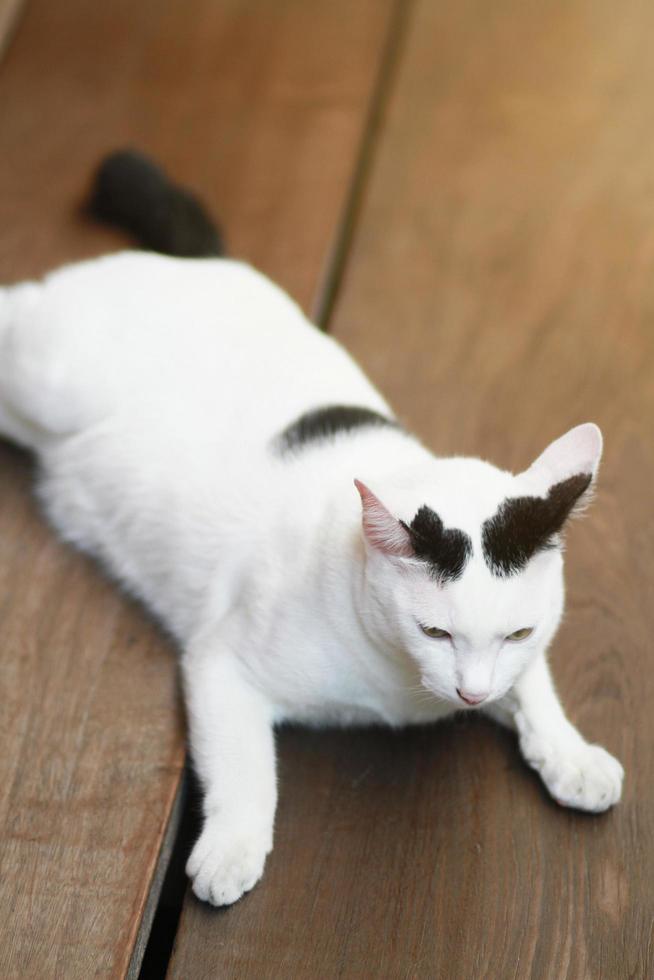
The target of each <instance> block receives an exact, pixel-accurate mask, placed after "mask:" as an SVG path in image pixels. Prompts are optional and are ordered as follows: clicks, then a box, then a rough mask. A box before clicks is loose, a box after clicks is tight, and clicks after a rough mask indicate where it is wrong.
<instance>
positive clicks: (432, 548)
mask: <svg viewBox="0 0 654 980" xmlns="http://www.w3.org/2000/svg"><path fill="white" fill-rule="evenodd" d="M400 524H401V525H402V527H403V528H404V529H405V530H406V531H408V533H409V537H410V538H411V545H412V547H413V550H414V552H415V554H416V557H417V558H421V559H422V560H423V561H426V562H427V563H428V564H429V566H430V570H431V573H432V574H433V576H434V578H438V579H440V581H441V582H448V581H449V582H453V581H454V580H455V579H457V578H460V577H461V575H462V574H463V569H464V568H465V566H466V562H467V561H468V558H469V557H470V555H471V554H472V541H471V540H470V538H469V537H468V535H467V534H466V533H465V532H464V531H459V530H458V529H457V528H449V527H448V528H445V527H443V522H442V520H441V519H440V517H439V516H438V514H437V513H436V512H435V511H433V510H432V509H431V507H427V505H426V504H425V505H423V506H422V507H421V508H420V510H419V511H418V513H417V514H416V516H415V517H414V518H413V520H412V521H411V523H410V524H405V523H404V521H400Z"/></svg>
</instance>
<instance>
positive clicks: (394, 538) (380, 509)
mask: <svg viewBox="0 0 654 980" xmlns="http://www.w3.org/2000/svg"><path fill="white" fill-rule="evenodd" d="M354 485H355V487H356V488H357V490H358V491H359V496H360V497H361V507H362V525H363V534H364V537H365V539H366V543H367V544H368V545H369V547H370V548H372V549H373V551H376V552H378V553H380V554H383V555H386V556H387V557H389V558H411V557H414V556H415V552H414V550H413V547H412V545H411V538H410V537H409V533H408V531H407V530H406V528H405V527H404V525H403V524H401V523H400V521H398V519H397V518H396V517H393V515H392V514H391V512H390V511H389V510H388V509H387V508H386V507H385V506H384V504H383V503H382V502H381V500H380V499H379V497H377V496H375V494H374V493H373V492H372V490H370V489H369V487H367V486H366V485H365V483H362V482H361V480H355V481H354Z"/></svg>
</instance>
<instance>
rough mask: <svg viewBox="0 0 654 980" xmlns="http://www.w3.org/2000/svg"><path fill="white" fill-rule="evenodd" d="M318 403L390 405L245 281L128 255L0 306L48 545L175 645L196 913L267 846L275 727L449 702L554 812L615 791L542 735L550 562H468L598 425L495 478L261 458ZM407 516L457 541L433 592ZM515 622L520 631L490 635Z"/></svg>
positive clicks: (418, 459)
mask: <svg viewBox="0 0 654 980" xmlns="http://www.w3.org/2000/svg"><path fill="white" fill-rule="evenodd" d="M330 404H353V405H359V406H367V407H369V408H372V409H375V410H377V411H380V412H384V413H389V411H390V410H389V408H388V406H387V404H386V403H385V401H384V399H383V398H382V397H381V395H380V394H379V393H378V392H377V391H376V390H375V389H374V388H373V387H372V385H371V384H370V383H369V382H368V380H367V379H366V378H365V376H364V375H363V374H362V372H361V371H360V369H359V368H358V367H357V366H356V364H355V363H354V362H353V361H352V359H351V358H350V357H349V356H348V354H347V353H346V352H345V351H344V350H343V349H342V348H341V347H340V346H339V345H338V344H337V343H335V342H334V341H333V340H331V339H330V338H329V337H327V336H325V335H324V334H322V333H320V332H319V331H318V330H316V329H315V328H313V327H312V326H311V325H310V324H309V323H308V322H307V320H306V318H305V317H304V316H303V314H302V312H301V311H300V310H299V308H298V307H297V306H296V305H295V304H294V303H293V302H292V301H291V300H290V299H289V298H288V297H287V296H286V295H285V294H284V293H283V292H282V291H281V290H280V289H278V288H277V287H276V286H275V285H273V284H272V283H271V282H270V281H268V280H267V279H266V278H265V277H264V276H262V275H260V274H258V273H257V272H255V271H253V270H252V269H251V268H249V267H248V266H246V265H244V264H241V263H238V262H233V261H225V260H208V259H201V260H178V259H172V258H164V257H161V256H154V255H148V254H145V253H137V252H133V253H132V252H127V253H122V254H119V255H114V256H109V257H105V258H102V259H98V260H94V261H90V262H85V263H81V264H78V265H73V266H69V267H66V268H64V269H61V270H59V271H57V272H55V273H53V274H51V275H50V276H48V277H47V278H46V279H45V280H44V281H43V282H41V283H26V284H21V285H18V286H15V287H10V288H6V289H4V290H2V291H0V432H1V433H3V434H4V435H5V436H7V437H9V438H11V439H13V440H15V441H16V442H18V443H21V444H22V445H24V446H27V447H28V448H30V449H32V450H34V451H35V452H36V455H37V457H38V460H39V464H40V478H39V495H40V499H41V501H42V504H43V507H44V509H45V511H46V513H47V514H48V516H49V518H50V520H51V521H52V523H53V524H54V525H55V527H56V528H57V529H58V531H59V532H60V534H61V535H62V536H63V537H64V538H65V539H67V540H69V541H71V542H73V543H74V544H75V545H77V546H78V547H80V548H82V549H84V550H86V551H88V552H90V553H92V554H94V555H96V556H97V557H99V558H100V559H101V560H102V561H103V562H104V564H105V566H106V567H107V568H108V569H109V570H110V571H111V572H112V574H113V575H114V576H116V577H117V578H118V579H119V580H120V581H121V582H122V583H123V584H124V585H125V586H127V587H128V588H129V589H130V590H131V591H132V592H134V593H135V594H136V595H138V596H139V597H140V598H141V599H142V600H143V601H144V602H145V603H147V605H148V606H149V607H150V608H151V609H152V610H154V612H155V613H156V615H157V616H158V617H159V618H160V620H161V621H162V622H163V623H164V624H165V625H166V627H167V628H168V629H169V630H170V631H171V632H172V634H173V635H174V636H175V638H176V639H177V641H178V643H179V645H180V647H181V649H182V651H183V656H182V669H183V677H184V686H185V692H186V699H187V707H188V718H189V727H190V739H191V747H192V753H193V758H194V762H195V765H196V767H197V771H198V773H199V776H200V779H201V781H202V784H203V787H204V791H205V799H204V815H205V822H204V828H203V830H202V834H201V836H200V838H199V840H198V842H197V844H196V846H195V848H194V850H193V853H192V855H191V857H190V860H189V862H188V872H189V874H190V876H191V877H192V878H193V887H194V890H195V892H196V894H197V895H198V896H199V897H200V898H203V899H207V900H209V901H211V902H213V903H214V904H218V905H222V904H228V903H230V902H234V901H235V900H236V899H238V898H239V897H240V896H241V895H242V894H243V893H244V892H245V891H247V890H248V889H250V888H251V887H252V886H253V885H254V884H255V882H256V881H257V880H258V879H259V877H260V876H261V874H262V871H263V866H264V862H265V858H266V854H267V853H268V852H269V850H270V848H271V847H272V836H273V820H274V814H275V804H276V782H275V753H274V742H273V726H274V725H275V723H276V722H280V721H282V720H285V719H293V720H297V721H301V722H307V723H310V724H319V725H321V724H329V723H336V724H347V723H362V722H363V723H366V722H373V723H375V722H377V723H379V722H381V723H387V724H390V725H405V724H409V723H413V722H426V721H433V720H436V719H440V718H443V717H444V716H446V715H448V714H451V713H452V712H454V711H457V710H460V709H467V706H466V704H465V703H464V702H463V701H462V699H461V696H460V695H459V693H457V689H458V690H459V691H461V692H463V693H465V694H466V695H468V696H470V697H475V696H476V697H484V696H485V701H484V703H483V705H484V709H487V710H488V711H489V712H490V713H492V714H494V715H495V717H498V718H499V719H500V720H502V721H504V722H505V723H508V724H511V725H513V726H514V727H515V728H516V730H517V732H518V736H519V740H520V746H521V749H522V753H523V755H524V757H525V759H526V760H527V762H528V763H529V765H531V766H533V767H534V768H535V769H537V770H538V771H539V772H540V774H541V776H542V778H543V780H544V782H545V784H546V786H547V788H548V789H549V791H550V793H552V795H553V796H554V797H555V798H556V799H557V800H559V802H561V803H563V804H565V805H567V806H573V807H578V808H581V809H585V810H591V811H600V810H604V809H606V808H607V807H609V806H611V804H613V803H615V802H616V801H617V800H618V799H619V797H620V792H621V784H622V776H623V772H622V768H621V766H620V764H619V763H618V762H617V760H615V759H614V758H612V757H611V756H610V755H609V754H608V753H607V752H605V751H604V749H602V748H600V747H599V746H595V745H589V744H588V743H587V742H586V741H584V739H583V738H582V736H581V735H580V734H579V733H578V732H577V731H576V729H575V728H574V727H573V726H572V724H571V723H570V722H569V721H568V720H567V719H566V717H565V714H564V712H563V710H562V708H561V705H560V703H559V700H558V698H557V696H556V693H555V691H554V688H553V685H552V681H551V678H550V673H549V670H548V666H547V662H546V659H545V652H546V649H547V646H548V644H549V643H550V640H551V639H552V636H553V635H554V633H555V631H556V629H557V626H558V624H559V620H560V617H561V612H562V608H563V599H564V588H563V574H562V567H563V562H562V556H561V552H560V550H558V549H557V550H551V551H545V552H542V553H541V554H539V555H537V556H536V557H534V558H533V559H532V560H531V561H530V562H529V563H528V565H527V567H526V568H525V569H524V571H523V572H521V573H520V574H516V575H511V576H508V577H504V578H499V577H497V576H494V575H492V574H491V573H490V571H489V569H488V567H487V566H486V564H485V562H484V560H483V558H482V556H481V545H480V533H481V532H480V529H481V524H482V522H483V521H484V520H485V519H486V518H488V517H490V516H492V515H493V514H494V513H495V511H496V510H497V507H498V505H499V504H500V503H501V502H502V501H503V500H504V499H505V498H506V497H507V496H519V495H523V494H535V495H541V496H543V495H545V494H546V493H547V491H548V489H549V487H550V486H551V485H552V484H553V483H555V482H557V481H560V480H562V479H565V478H566V477H567V476H570V475H572V474H576V473H580V472H591V471H592V472H593V473H595V472H596V470H597V465H598V463H599V458H600V454H601V436H600V433H599V430H598V429H597V427H596V426H593V425H590V424H588V425H583V426H579V427H577V428H576V429H573V430H571V431H570V432H569V433H568V434H567V435H565V436H563V437H562V438H561V439H559V440H557V441H556V442H554V443H552V444H551V445H550V446H549V448H548V449H547V450H546V451H545V452H544V453H543V455H542V456H541V457H540V458H539V459H538V460H537V461H536V462H535V463H534V464H533V465H532V466H531V467H530V468H529V469H528V470H526V471H525V472H524V473H522V474H520V475H518V476H514V475H512V474H511V473H508V472H504V471H502V470H499V469H497V468H495V467H494V466H491V465H490V464H488V463H485V462H482V461H480V460H478V459H464V458H454V459H438V458H436V457H434V456H433V455H432V454H431V453H430V452H429V451H428V450H427V449H425V448H424V447H423V446H421V445H420V444H419V443H418V442H417V441H415V440H414V439H412V438H411V437H409V436H407V435H406V434H403V433H402V432H401V431H400V430H394V429H392V428H376V429H375V428H369V429H361V430H359V431H357V432H356V433H352V434H349V435H346V436H340V437H336V438H335V439H334V440H333V441H331V442H329V441H328V442H327V443H322V444H315V445H309V446H306V447H304V448H303V449H302V450H301V451H298V452H296V453H290V454H286V455H285V456H284V455H283V454H281V453H280V452H279V451H277V450H276V448H275V439H276V437H277V435H278V434H279V433H280V431H281V430H283V429H284V427H285V426H287V425H288V424H289V423H291V422H292V421H293V420H295V419H296V418H297V417H298V416H300V415H301V414H302V413H304V412H306V411H307V410H309V409H312V408H315V407H317V406H322V405H330ZM355 478H359V480H361V481H363V482H361V483H358V484H357V487H358V490H359V492H357V487H355V484H354V482H353V480H354V479H355ZM362 502H363V515H364V520H363V526H362V519H361V508H362ZM423 504H428V505H429V506H430V507H432V508H433V509H434V510H435V511H436V512H437V513H438V514H439V515H440V517H441V518H442V520H443V523H444V525H445V526H446V527H455V528H460V529H462V530H463V531H465V532H466V533H467V534H468V535H469V536H470V538H471V539H472V542H473V549H474V553H473V556H472V558H471V559H470V561H469V562H468V564H467V565H466V568H465V571H464V574H463V575H462V576H461V577H460V578H459V579H458V580H456V581H453V582H450V583H449V584H445V585H439V584H438V583H437V582H435V581H434V579H433V578H431V577H430V576H429V575H428V574H427V569H426V565H425V563H424V562H422V561H418V560H416V559H415V558H412V557H411V555H410V554H408V552H407V549H406V540H405V538H404V537H403V535H404V532H403V531H402V528H401V525H399V524H398V521H397V519H398V518H402V519H404V520H405V521H411V519H412V517H413V516H414V514H415V513H416V510H417V509H418V508H419V507H420V506H421V505H423ZM420 623H422V624H425V625H430V626H438V627H441V628H443V629H445V630H447V631H448V632H449V633H450V634H451V636H452V639H451V640H448V639H433V638H429V637H428V636H426V635H425V634H424V633H423V632H422V630H421V629H420V626H419V624H420ZM522 627H534V632H533V634H532V635H531V636H530V637H529V638H528V639H526V640H524V641H523V642H510V641H507V640H505V637H507V636H508V635H509V634H510V633H512V632H513V631H515V630H518V629H520V628H522ZM444 792H446V789H445V788H444Z"/></svg>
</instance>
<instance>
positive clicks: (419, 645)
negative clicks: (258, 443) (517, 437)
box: [355, 423, 602, 708]
mask: <svg viewBox="0 0 654 980" xmlns="http://www.w3.org/2000/svg"><path fill="white" fill-rule="evenodd" d="M601 453H602V436H601V433H600V430H599V429H598V428H597V426H596V425H593V424H591V423H588V424H586V425H580V426H577V427H576V428H574V429H571V430H570V431H569V432H567V433H566V434H565V435H564V436H562V437H561V438H560V439H557V440H556V441H555V442H553V443H552V444H551V445H550V446H548V447H547V449H546V450H545V451H544V452H543V453H542V454H541V455H540V456H539V457H538V459H537V460H536V461H535V462H534V463H532V465H531V466H530V467H529V468H528V469H527V470H525V471H524V472H523V473H520V474H518V475H514V474H511V473H508V472H506V471H503V470H499V469H497V468H496V467H494V466H491V465H490V464H489V463H484V462H482V461H481V460H478V459H466V458H452V459H434V460H433V461H428V462H426V463H425V464H423V465H421V466H420V467H419V468H417V469H416V470H414V471H411V472H403V473H401V474H398V475H397V476H394V477H393V478H392V479H389V480H384V481H382V482H383V484H384V485H383V486H381V485H380V486H379V487H377V486H375V487H374V490H372V489H369V488H368V487H367V486H366V485H365V484H363V483H361V482H360V481H359V480H357V481H355V482H356V486H357V489H358V490H359V494H360V496H361V504H362V513H363V521H362V525H363V538H364V542H365V550H366V576H365V582H366V586H365V593H364V607H365V608H364V616H365V618H366V621H367V627H368V629H369V631H370V632H372V633H373V634H374V635H375V637H376V639H377V640H378V642H379V643H380V644H382V645H385V646H386V647H387V648H388V649H390V650H393V649H394V650H398V651H402V652H403V653H405V654H408V655H409V657H410V658H411V660H412V661H413V662H414V663H415V664H417V665H418V668H419V672H420V677H421V681H422V684H423V685H424V687H425V688H426V689H427V690H429V691H431V692H432V693H433V694H434V695H436V696H437V697H439V698H444V699H446V700H448V701H451V702H453V703H454V704H457V705H458V706H459V707H462V708H464V707H466V705H468V704H475V705H476V704H482V703H486V704H487V703H489V702H490V701H493V700H496V699H497V698H500V697H502V695H503V694H505V693H506V692H507V691H508V690H509V689H510V688H511V687H512V685H513V684H514V683H515V681H516V680H517V678H518V676H519V675H520V674H521V672H522V671H523V670H524V668H525V666H526V664H527V663H528V661H529V660H530V658H531V657H533V656H534V655H535V653H536V652H537V651H538V650H543V649H544V648H545V647H546V646H547V644H548V643H549V642H550V640H551V638H552V636H553V635H554V633H555V631H556V629H557V626H558V624H559V620H560V618H561V613H562V609H563V597H564V587H563V557H562V541H561V532H562V530H563V528H564V526H565V524H566V522H567V520H568V518H569V517H570V516H571V515H572V514H573V513H575V512H578V511H579V510H580V508H581V507H582V506H583V504H584V503H585V502H586V501H587V500H588V498H589V494H590V492H591V490H592V486H593V483H594V480H595V476H596V473H597V468H598V465H599V461H600V457H601Z"/></svg>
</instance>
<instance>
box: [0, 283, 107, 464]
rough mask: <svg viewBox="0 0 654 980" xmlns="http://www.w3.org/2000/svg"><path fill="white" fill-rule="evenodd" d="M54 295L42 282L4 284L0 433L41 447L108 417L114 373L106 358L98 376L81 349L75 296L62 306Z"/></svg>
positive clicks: (1, 290) (0, 301)
mask: <svg viewBox="0 0 654 980" xmlns="http://www.w3.org/2000/svg"><path fill="white" fill-rule="evenodd" d="M48 295H49V294H48V286H47V284H42V283H34V282H24V283H19V284H17V285H15V286H8V287H5V288H0V437H6V438H9V439H11V440H12V441H14V442H17V443H19V444H21V445H23V446H25V447H26V448H28V449H33V450H37V451H38V450H39V449H41V448H43V447H44V446H45V445H47V444H48V443H50V442H51V441H52V440H53V439H56V438H57V437H59V436H66V435H69V434H71V433H74V432H79V431H80V430H81V429H83V428H84V427H85V426H87V425H89V424H91V423H92V422H94V421H97V420H98V419H99V418H101V417H102V416H103V414H104V413H105V412H106V405H105V404H104V402H103V400H102V398H101V395H100V390H101V388H102V384H101V382H102V379H103V372H104V376H106V375H107V374H111V366H110V365H107V363H106V362H107V359H106V357H103V358H98V360H99V362H100V363H99V364H98V367H97V370H96V373H95V375H94V374H92V372H91V371H90V370H89V365H88V364H87V363H85V362H84V359H83V356H82V355H81V354H80V350H79V349H80V346H81V345H80V343H79V335H80V334H81V333H82V331H81V330H80V329H78V328H79V324H77V322H76V309H75V303H74V296H73V297H72V298H71V300H70V302H67V303H65V304H63V305H62V304H60V305H59V307H57V304H52V303H51V302H49V300H48ZM71 295H72V294H71ZM76 331H77V332H76ZM87 361H88V358H87Z"/></svg>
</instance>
